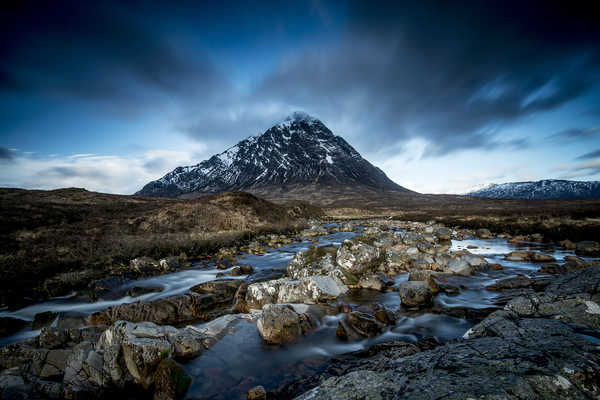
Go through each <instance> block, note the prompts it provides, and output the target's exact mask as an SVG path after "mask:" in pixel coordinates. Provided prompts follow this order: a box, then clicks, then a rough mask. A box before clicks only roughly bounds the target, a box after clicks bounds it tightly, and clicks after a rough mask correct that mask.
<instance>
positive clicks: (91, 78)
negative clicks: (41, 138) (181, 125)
mask: <svg viewBox="0 0 600 400" xmlns="http://www.w3.org/2000/svg"><path fill="white" fill-rule="evenodd" d="M155 5H156V6H155V7H154V8H152V7H150V8H149V9H148V11H146V10H147V9H146V8H143V4H138V3H136V2H130V3H126V2H115V3H110V2H80V1H58V2H43V1H42V2H27V1H22V2H14V3H13V4H12V7H7V8H6V9H5V10H4V11H3V13H2V14H1V17H0V25H2V28H0V29H1V33H2V35H1V37H0V57H1V58H2V64H1V65H0V91H1V92H5V93H13V94H14V93H19V92H22V93H32V94H38V95H40V94H41V95H51V96H73V97H75V98H77V99H82V100H92V101H98V100H99V101H105V102H108V103H115V102H117V103H118V104H117V106H118V107H123V106H126V107H127V108H135V107H138V106H139V105H140V104H141V105H146V106H147V105H149V104H151V103H152V101H154V99H153V97H155V95H156V93H159V94H166V95H169V96H178V97H180V96H182V95H188V96H192V95H193V94H196V95H197V93H198V91H201V92H203V93H206V94H210V93H211V92H213V91H215V90H219V89H220V87H221V85H223V84H224V83H223V82H224V81H223V78H222V77H221V76H220V75H219V74H218V73H217V72H216V71H215V70H214V68H213V67H212V65H211V64H210V63H209V62H208V61H207V59H206V58H205V57H202V56H201V55H199V54H197V53H190V52H188V51H186V50H185V49H182V48H178V47H177V45H176V43H173V42H172V41H169V40H167V36H166V35H165V32H164V30H162V31H161V29H160V28H159V27H158V24H157V25H154V24H153V22H155V19H156V18H157V16H159V15H161V12H162V11H165V12H164V13H163V15H164V16H165V17H166V16H168V15H169V10H168V9H164V8H162V7H161V5H160V4H159V3H155ZM178 12H181V10H179V9H173V10H172V13H175V14H177V13H178ZM171 16H172V17H174V16H175V15H171ZM163 28H164V27H163ZM153 95H154V96H153Z"/></svg>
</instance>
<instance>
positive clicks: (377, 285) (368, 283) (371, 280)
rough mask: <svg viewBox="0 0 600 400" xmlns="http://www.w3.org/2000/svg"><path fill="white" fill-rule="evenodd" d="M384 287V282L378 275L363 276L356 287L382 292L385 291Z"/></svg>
mask: <svg viewBox="0 0 600 400" xmlns="http://www.w3.org/2000/svg"><path fill="white" fill-rule="evenodd" d="M386 286H387V285H386V282H384V280H383V279H382V278H381V276H380V275H367V276H363V277H362V278H360V280H359V281H358V287H360V288H361V289H371V290H378V291H380V292H382V291H383V290H385V287H386Z"/></svg>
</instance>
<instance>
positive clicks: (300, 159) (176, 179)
mask: <svg viewBox="0 0 600 400" xmlns="http://www.w3.org/2000/svg"><path fill="white" fill-rule="evenodd" d="M307 184H310V185H313V186H314V185H318V186H324V187H329V188H331V187H346V188H348V187H351V188H353V189H356V190H360V188H361V187H364V188H368V189H370V190H377V191H388V190H389V191H400V192H410V191H409V190H408V189H405V188H403V187H402V186H399V185H397V184H396V183H394V182H393V181H391V180H390V179H389V178H388V177H387V176H386V175H385V173H383V171H381V170H380V169H379V168H377V167H375V166H373V165H372V164H371V163H369V162H368V161H367V160H365V159H364V158H362V157H361V155H360V154H359V153H358V152H357V151H356V150H354V148H353V147H352V146H350V145H349V144H348V143H347V142H346V141H345V140H344V139H342V138H341V137H340V136H335V135H334V134H333V133H332V132H331V131H330V130H329V128H327V127H326V126H325V125H324V124H323V123H322V122H321V121H319V120H318V119H316V118H313V117H311V116H310V115H308V114H306V113H303V112H295V113H293V114H292V115H290V116H289V117H287V118H286V119H285V120H284V121H283V122H281V123H280V124H278V125H275V126H273V127H272V128H270V129H268V130H267V131H266V132H265V133H263V134H262V135H260V136H252V137H249V138H247V139H244V140H242V141H241V142H239V143H238V144H236V145H235V146H233V147H230V148H229V149H227V150H225V151H224V152H222V153H220V154H216V155H214V156H212V157H211V158H209V159H208V160H205V161H202V162H201V163H199V164H196V165H192V166H187V167H177V168H175V169H174V170H173V171H171V172H169V173H168V174H166V175H165V176H163V177H162V178H160V179H158V180H156V181H152V182H150V183H148V184H147V185H146V186H144V187H143V188H142V190H140V191H139V192H137V193H136V194H138V195H145V196H161V197H179V196H186V197H188V196H190V195H191V196H193V195H202V194H208V193H218V192H224V191H230V190H246V191H250V192H252V191H257V190H258V189H260V191H261V192H264V189H265V188H278V189H279V190H281V188H285V187H286V186H294V187H298V185H307Z"/></svg>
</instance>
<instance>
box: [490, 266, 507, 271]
mask: <svg viewBox="0 0 600 400" xmlns="http://www.w3.org/2000/svg"><path fill="white" fill-rule="evenodd" d="M490 268H491V269H493V270H494V271H502V270H503V269H504V267H503V266H502V265H500V264H490Z"/></svg>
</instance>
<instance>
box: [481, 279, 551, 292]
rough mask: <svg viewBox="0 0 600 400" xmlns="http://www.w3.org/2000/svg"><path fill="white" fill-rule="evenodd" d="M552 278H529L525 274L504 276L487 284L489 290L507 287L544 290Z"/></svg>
mask: <svg viewBox="0 0 600 400" xmlns="http://www.w3.org/2000/svg"><path fill="white" fill-rule="evenodd" d="M549 283H550V279H549V278H546V277H537V278H529V277H527V276H525V275H518V276H515V277H510V278H504V279H501V280H499V281H497V282H495V283H492V284H490V285H487V286H486V287H485V288H486V289H487V290H506V289H522V288H532V289H533V290H535V291H542V290H544V288H545V287H546V286H548V284H549Z"/></svg>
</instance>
